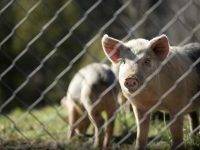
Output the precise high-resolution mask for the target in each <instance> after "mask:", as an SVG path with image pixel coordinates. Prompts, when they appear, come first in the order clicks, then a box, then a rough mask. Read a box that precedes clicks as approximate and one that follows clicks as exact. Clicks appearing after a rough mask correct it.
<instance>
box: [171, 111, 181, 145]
mask: <svg viewBox="0 0 200 150" xmlns="http://www.w3.org/2000/svg"><path fill="white" fill-rule="evenodd" d="M176 114H177V113H170V118H171V120H172V119H175V121H174V122H173V123H172V124H171V126H170V131H171V135H172V149H176V148H177V149H184V146H182V147H177V146H179V144H180V143H182V142H183V116H182V115H180V116H178V117H176Z"/></svg>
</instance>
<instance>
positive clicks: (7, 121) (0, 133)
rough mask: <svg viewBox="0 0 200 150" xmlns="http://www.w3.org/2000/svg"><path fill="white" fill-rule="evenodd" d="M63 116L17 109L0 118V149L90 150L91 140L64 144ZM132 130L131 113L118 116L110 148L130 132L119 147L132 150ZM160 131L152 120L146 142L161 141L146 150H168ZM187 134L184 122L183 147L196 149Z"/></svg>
mask: <svg viewBox="0 0 200 150" xmlns="http://www.w3.org/2000/svg"><path fill="white" fill-rule="evenodd" d="M66 114H67V112H66V110H64V109H62V108H60V107H58V106H54V107H44V108H41V109H35V110H33V111H31V112H30V113H27V111H25V110H21V109H20V108H17V109H15V110H13V111H12V112H10V113H9V114H7V115H6V116H4V115H1V116H0V149H70V150H71V149H92V147H91V139H92V138H91V137H90V138H88V137H74V138H73V139H72V141H71V142H69V141H67V134H66V133H67V130H68V125H67V123H66V122H65V121H64V118H65V116H66ZM13 122H15V124H13ZM133 126H135V121H134V117H133V114H132V113H127V114H118V116H117V119H116V121H115V129H114V138H113V140H112V144H113V145H116V143H117V142H118V141H119V140H121V139H122V137H124V136H125V135H126V133H129V132H131V133H133V134H132V135H131V137H130V138H128V139H127V140H126V141H125V142H124V143H123V144H122V145H121V149H125V150H129V149H132V148H133V144H134V143H133V141H134V139H135V132H134V131H135V128H134V130H131V131H129V130H128V129H130V128H132V127H133ZM164 127H165V124H164V122H163V121H159V120H154V121H152V122H151V126H150V132H149V137H150V139H151V138H152V137H155V136H156V135H161V137H160V138H159V139H158V140H156V141H155V142H154V143H153V144H151V145H150V146H149V148H150V149H161V148H162V149H169V148H170V141H171V138H170V133H169V131H168V130H165V131H164V132H161V130H162V129H163V128H164ZM92 131H93V130H92V126H91V127H90V128H89V129H88V134H90V135H92ZM188 133H189V126H188V121H187V120H186V119H185V123H184V135H185V136H184V140H185V143H186V145H187V147H188V149H191V148H194V147H196V148H199V147H200V137H198V136H197V137H194V138H191V137H189V136H188ZM88 141H89V142H88Z"/></svg>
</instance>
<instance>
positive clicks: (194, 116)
mask: <svg viewBox="0 0 200 150" xmlns="http://www.w3.org/2000/svg"><path fill="white" fill-rule="evenodd" d="M189 118H190V130H191V131H193V130H195V128H197V127H198V125H199V114H198V112H197V111H193V112H191V113H189ZM198 133H199V130H197V131H196V132H195V134H198Z"/></svg>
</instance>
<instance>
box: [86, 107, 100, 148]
mask: <svg viewBox="0 0 200 150" xmlns="http://www.w3.org/2000/svg"><path fill="white" fill-rule="evenodd" d="M94 109H95V108H94ZM89 116H90V120H91V122H92V124H93V126H94V137H95V139H94V147H99V146H102V134H103V131H101V133H100V128H101V127H102V125H103V123H104V120H103V118H102V116H101V113H99V112H95V111H91V113H89Z"/></svg>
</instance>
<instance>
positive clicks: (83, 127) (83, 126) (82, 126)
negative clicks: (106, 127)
mask: <svg viewBox="0 0 200 150" xmlns="http://www.w3.org/2000/svg"><path fill="white" fill-rule="evenodd" d="M81 117H82V116H81V115H80V117H79V118H80V119H81ZM89 125H90V120H89V118H88V116H86V117H85V118H84V119H83V120H82V121H81V122H80V123H79V125H78V126H77V129H76V131H77V133H78V134H79V135H84V134H86V132H87V129H88V127H89Z"/></svg>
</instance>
